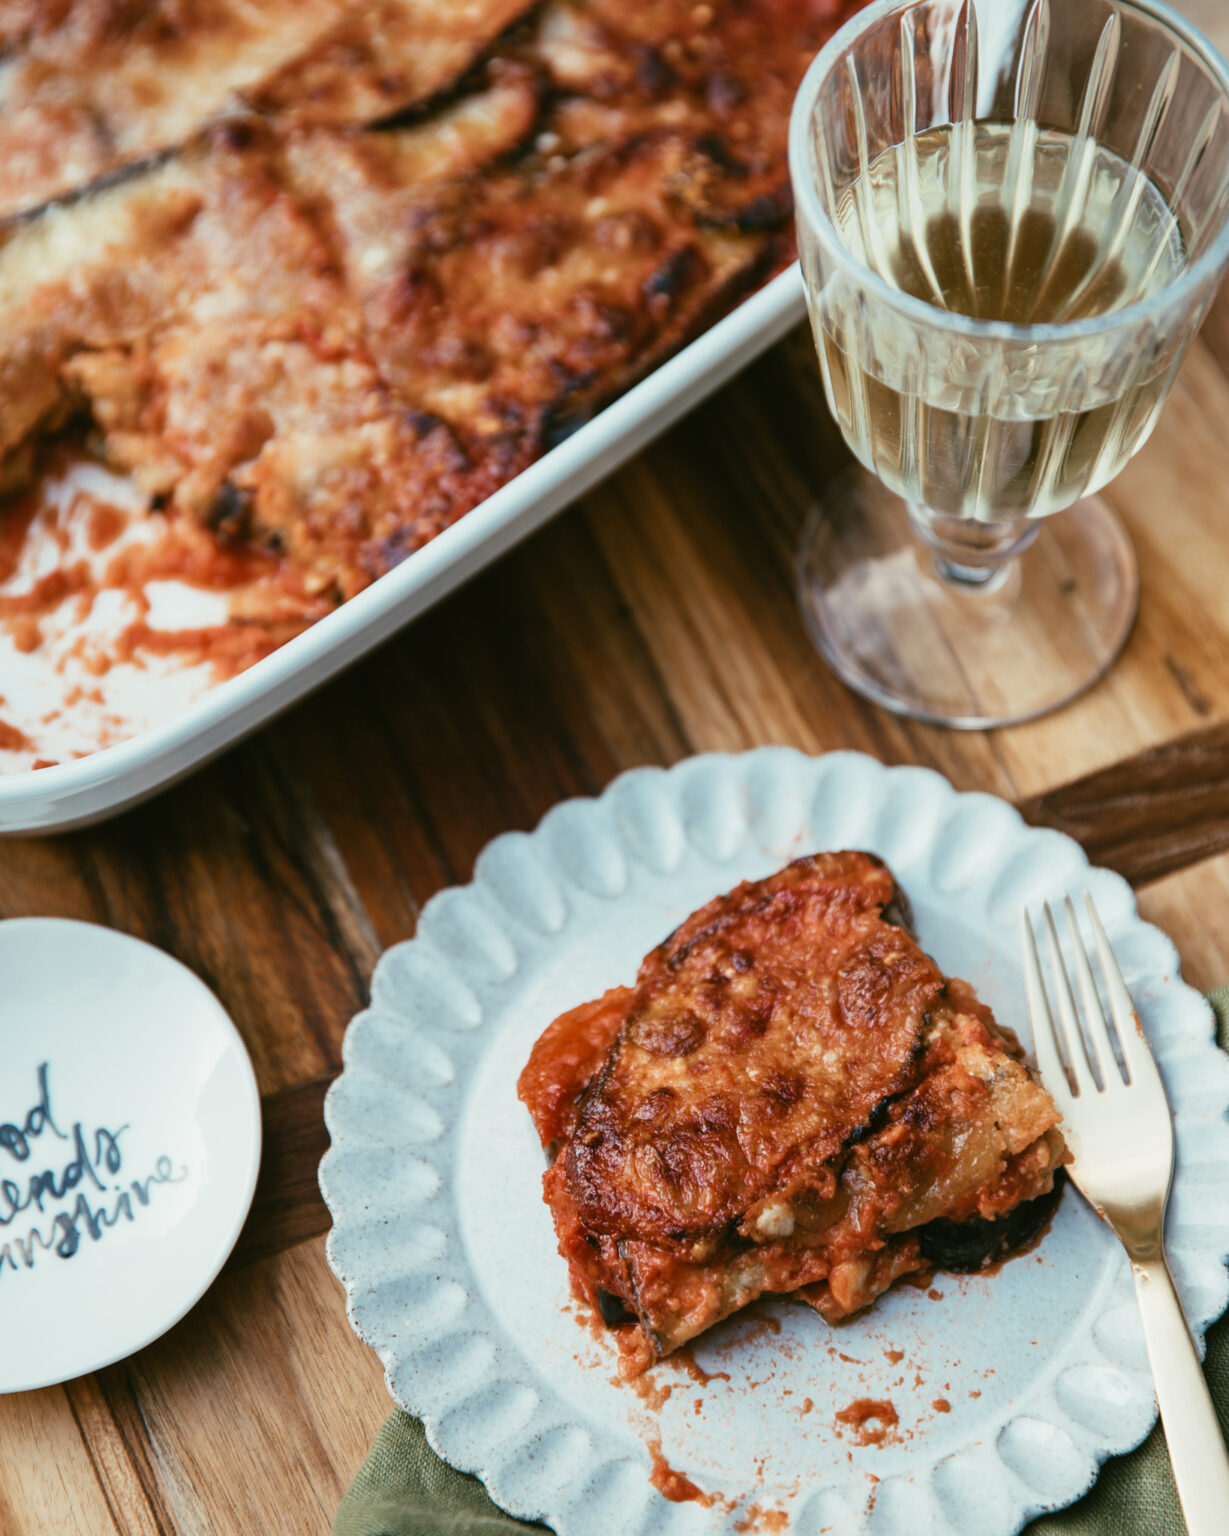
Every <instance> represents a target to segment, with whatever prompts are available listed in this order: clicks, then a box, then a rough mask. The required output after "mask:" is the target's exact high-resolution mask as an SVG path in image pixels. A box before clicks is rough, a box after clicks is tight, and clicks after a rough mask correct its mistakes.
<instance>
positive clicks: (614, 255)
mask: <svg viewBox="0 0 1229 1536" xmlns="http://www.w3.org/2000/svg"><path fill="white" fill-rule="evenodd" d="M857 3H858V0H715V3H714V4H712V5H708V4H705V5H696V4H694V3H691V0H688V3H682V0H638V3H636V4H634V5H630V6H624V5H623V4H621V3H620V4H615V3H613V0H549V3H548V4H546V5H545V6H542V7H539V8H537V9H536V10H534V11H533V12H532V14H531V15H528V17H527V12H528V11H529V7H528V6H527V4H526V0H465V3H464V4H454V5H448V6H441V5H439V4H438V3H436V0H379V3H378V4H376V5H358V4H357V3H355V0H293V3H291V0H271V3H270V4H268V5H264V6H261V7H255V8H253V7H251V6H249V5H248V4H246V0H244V3H243V4H240V3H239V0H221V3H219V4H216V5H215V4H213V3H212V0H210V3H208V4H206V3H205V0H56V17H57V20H56V24H55V25H45V23H44V13H42V12H40V11H39V10H38V9H37V8H35V9H34V10H29V8H27V7H24V6H22V7H19V8H18V9H15V10H13V11H12V13H11V15H9V16H8V18H7V27H8V30H7V32H5V33H4V35H5V36H6V37H7V38H8V41H9V47H10V53H11V67H10V69H9V71H8V74H7V75H6V77H5V79H6V81H7V86H6V89H7V90H8V91H9V93H10V97H11V101H10V104H9V106H10V108H11V111H10V110H7V109H6V112H0V212H3V211H4V209H6V208H13V207H17V206H26V205H28V204H29V203H31V202H33V203H37V202H39V201H40V200H42V199H45V198H47V197H49V196H53V195H56V194H58V193H59V192H62V191H64V190H66V189H68V188H70V187H71V188H79V187H81V186H82V184H83V183H87V182H89V180H90V178H91V177H94V176H96V175H98V174H99V173H100V172H101V171H103V170H110V169H113V168H114V167H115V166H119V165H124V164H127V163H128V162H129V161H131V160H132V159H134V157H139V156H141V155H147V154H149V153H150V152H151V151H152V150H161V149H163V148H166V147H167V146H179V148H178V149H177V151H176V152H175V153H173V154H170V155H169V156H166V157H164V158H163V159H162V160H161V161H159V162H158V163H156V164H146V165H144V166H141V167H138V168H137V169H136V170H135V171H133V172H132V173H131V174H128V175H126V176H124V177H122V178H120V179H118V180H112V181H111V182H110V183H104V184H100V185H99V186H97V187H95V188H94V189H93V190H91V191H89V192H87V193H86V194H84V195H82V196H80V197H77V198H75V199H74V200H70V201H68V202H66V203H63V204H58V205H56V204H53V205H51V206H50V207H47V208H44V209H43V210H42V211H41V212H39V213H37V214H36V215H34V216H32V217H30V218H26V219H23V220H21V221H18V222H16V223H13V222H10V223H9V224H8V225H7V226H6V227H4V228H3V229H2V230H0V488H4V489H9V488H12V487H15V486H20V485H21V483H22V480H23V477H28V476H29V474H30V473H31V470H32V466H33V465H34V464H35V463H36V459H35V456H34V455H33V454H32V452H31V447H32V444H35V443H36V442H37V441H38V440H39V439H40V437H45V436H46V435H47V434H48V433H51V432H54V431H57V430H59V429H60V428H62V427H63V426H64V424H65V423H66V422H71V421H74V420H76V421H79V422H82V423H84V424H85V428H86V431H87V433H88V436H89V441H90V442H91V444H92V445H93V446H94V447H95V448H96V449H97V450H98V451H99V452H101V454H102V455H103V456H104V458H105V459H106V460H107V462H108V463H109V464H110V465H111V466H112V467H114V468H117V469H119V470H122V471H125V472H127V473H129V474H131V475H132V477H133V478H134V479H135V481H136V482H137V484H138V485H139V486H140V487H141V488H142V489H143V490H144V491H145V492H146V493H147V494H148V496H149V497H150V500H151V504H152V505H156V506H159V507H165V508H167V509H169V510H170V511H171V512H172V513H178V514H181V515H183V516H184V517H188V518H191V519H193V520H195V521H196V522H197V523H198V524H199V525H200V526H201V527H203V528H205V529H207V530H209V531H211V532H212V533H213V534H214V535H216V537H217V538H218V539H219V541H221V542H224V543H225V544H226V545H228V546H229V547H237V546H238V545H241V544H245V545H248V546H250V547H253V548H259V549H262V550H265V551H270V552H273V553H276V554H278V555H279V556H280V557H281V558H282V559H284V560H285V561H286V562H287V563H288V565H289V566H291V567H292V568H293V571H294V574H295V580H296V583H297V584H298V585H299V586H300V587H301V588H302V589H303V590H305V591H308V592H310V593H313V594H316V595H318V596H319V598H320V599H321V600H322V601H323V602H326V603H329V602H336V601H340V600H342V599H344V598H346V597H348V596H350V595H351V594H353V593H354V592H356V591H358V590H359V589H360V588H361V587H363V586H365V585H366V584H367V583H368V582H370V581H371V580H373V579H374V578H375V577H377V576H379V575H380V574H381V573H383V572H384V571H386V570H388V569H389V568H390V567H391V566H392V565H395V564H396V563H397V562H398V561H399V560H401V559H403V558H404V557H405V556H406V555H407V554H409V553H410V552H411V551H412V550H414V549H416V548H418V547H419V546H420V545H422V544H423V543H425V542H426V541H427V540H428V539H431V538H433V537H434V536H435V535H436V534H438V533H439V532H440V531H441V530H443V529H444V528H446V527H448V526H449V524H451V523H452V522H454V521H455V520H456V519H457V518H458V517H460V516H461V515H463V514H464V513H465V512H466V511H468V510H469V509H470V508H471V507H473V506H475V505H476V504H477V503H478V502H480V501H482V500H483V499H485V498H486V497H487V496H488V495H490V494H491V492H492V491H494V490H496V489H497V488H498V487H499V486H501V485H502V484H504V483H505V482H506V481H507V480H509V479H510V478H511V477H512V476H514V475H515V474H517V473H518V472H519V471H520V470H521V469H522V468H523V467H525V465H527V464H528V463H530V462H531V461H532V460H533V459H534V458H536V457H537V456H538V455H540V454H541V453H542V452H543V451H545V449H547V448H548V447H549V446H551V445H552V444H553V443H554V442H555V441H556V440H557V439H558V438H559V437H560V436H561V435H563V434H564V433H566V432H567V431H569V430H570V429H571V428H573V427H574V426H575V425H577V424H578V423H579V422H581V421H583V420H584V419H585V418H586V417H587V416H588V415H590V414H591V413H592V412H593V411H594V410H595V409H597V408H598V407H599V406H600V405H601V404H602V403H604V402H605V401H606V400H607V399H609V398H610V397H611V396H612V395H614V394H616V393H617V392H618V391H620V390H622V389H624V388H625V387H627V385H628V384H630V383H631V382H632V381H633V380H634V379H635V378H636V377H638V376H639V375H641V374H642V373H644V372H645V371H646V370H648V369H649V368H651V367H653V366H654V365H655V364H656V363H657V362H658V361H659V360H661V359H662V358H663V357H665V356H666V355H667V354H668V353H669V352H671V351H672V350H673V349H675V348H677V347H678V346H679V345H680V344H682V343H683V342H685V341H686V340H687V339H689V338H690V337H691V336H692V335H694V334H696V333H697V332H698V331H699V330H700V329H702V328H703V327H704V326H705V325H706V324H708V323H709V322H710V321H711V320H712V319H714V318H715V317H716V316H717V315H718V314H720V313H721V312H722V311H723V310H724V309H725V308H727V307H728V306H729V305H730V304H731V303H732V302H733V300H734V299H735V298H736V297H737V296H738V295H739V294H741V293H742V292H744V291H745V290H746V289H747V288H748V287H749V286H750V285H752V284H754V283H755V282H756V281H758V280H759V279H760V278H761V277H763V276H765V275H766V274H768V273H769V272H771V271H772V270H774V269H775V268H777V267H779V266H780V265H781V264H783V262H785V261H786V260H788V259H789V258H790V256H791V255H792V236H791V230H790V224H789V214H790V209H789V200H788V186H787V179H786V170H785V133H786V122H787V117H788V107H789V102H790V99H791V97H792V94H793V91H794V89H795V88H796V85H797V82H798V80H799V79H800V78H801V75H802V72H803V69H804V68H805V66H806V64H807V62H808V61H809V59H810V58H811V56H812V55H813V54H814V52H815V50H816V48H817V47H818V46H819V45H820V44H821V43H822V42H823V40H824V38H825V37H826V36H827V34H828V33H829V32H830V31H831V29H832V26H833V25H834V23H835V22H836V20H838V19H839V17H840V16H841V15H842V14H844V13H845V12H847V11H848V10H850V9H853V8H854V7H855V5H856V4H857ZM526 18H527V19H526ZM5 25H6V22H5V20H4V18H0V31H3V30H4V28H5ZM475 66H477V67H475ZM198 86H199V89H198ZM428 104H430V105H431V110H430V111H427V110H426V108H427V106H428ZM236 107H244V108H246V109H247V111H246V115H239V116H236V115H233V114H234V109H235V108H236ZM407 107H413V108H414V109H415V110H414V112H413V113H411V114H410V115H409V116H408V117H406V116H404V115H403V117H402V118H401V119H399V120H398V121H399V122H400V124H401V125H400V126H385V127H382V128H381V129H379V130H378V131H371V130H369V129H367V128H363V127H358V126H347V125H348V124H353V123H354V122H355V121H367V120H369V119H371V118H372V117H385V116H387V115H388V113H389V112H401V113H403V112H404V109H406V108H407ZM223 110H225V111H227V112H230V113H231V114H232V115H229V116H223V117H221V118H217V119H216V120H211V121H208V122H206V123H205V126H203V127H202V126H200V125H201V123H202V120H203V119H206V118H209V117H210V116H211V115H212V114H216V113H218V112H220V111H223ZM31 114H32V115H31ZM13 124H17V125H18V126H17V127H12V125H13ZM10 128H11V131H12V133H13V134H15V135H17V138H16V139H15V140H14V142H13V143H12V144H11V145H9V146H8V148H9V149H10V150H11V151H12V153H11V154H8V153H7V152H6V148H5V145H6V140H5V134H6V133H8V132H10ZM17 140H20V142H19V143H18V142H17ZM6 176H8V178H9V179H8V181H7V182H6V180H5V177H6Z"/></svg>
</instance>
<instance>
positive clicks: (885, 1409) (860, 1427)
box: [836, 1397, 900, 1445]
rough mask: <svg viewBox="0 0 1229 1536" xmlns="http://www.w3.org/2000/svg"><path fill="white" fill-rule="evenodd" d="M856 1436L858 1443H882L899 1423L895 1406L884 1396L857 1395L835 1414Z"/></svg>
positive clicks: (837, 1419)
mask: <svg viewBox="0 0 1229 1536" xmlns="http://www.w3.org/2000/svg"><path fill="white" fill-rule="evenodd" d="M836 1421H837V1423H838V1424H847V1425H848V1426H849V1428H850V1429H852V1430H853V1431H854V1433H855V1434H856V1435H857V1437H858V1444H859V1445H882V1444H883V1442H884V1440H886V1439H887V1437H888V1436H889V1435H890V1434H891V1433H892V1431H893V1430H894V1429H895V1428H896V1426H897V1425H898V1424H899V1423H900V1418H899V1416H898V1415H897V1412H896V1408H895V1406H894V1405H893V1404H892V1403H890V1402H888V1401H887V1399H886V1398H876V1397H858V1398H855V1399H854V1401H853V1402H852V1403H850V1404H849V1406H848V1407H847V1408H842V1409H841V1410H840V1412H839V1413H838V1414H837V1416H836Z"/></svg>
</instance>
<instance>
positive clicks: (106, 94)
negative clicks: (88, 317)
mask: <svg viewBox="0 0 1229 1536" xmlns="http://www.w3.org/2000/svg"><path fill="white" fill-rule="evenodd" d="M529 8H530V0H448V3H441V0H374V3H373V0H260V3H258V4H252V3H250V0H35V3H33V4H31V3H30V0H8V3H7V4H0V45H2V46H3V48H4V59H3V64H2V65H0V216H3V215H6V214H13V213H16V212H19V211H21V210H23V209H28V208H31V207H36V206H38V205H39V204H40V203H44V202H46V201H47V199H48V198H52V197H58V196H60V195H62V194H63V193H65V192H70V191H72V190H74V189H75V188H77V187H81V186H84V185H86V184H87V183H88V182H90V181H92V180H94V179H95V178H96V177H99V176H102V175H104V174H106V173H108V172H112V171H115V170H117V169H119V168H121V167H123V166H126V165H130V164H131V163H132V162H134V161H137V160H139V159H141V158H142V157H143V156H148V155H153V154H157V153H159V152H161V151H164V150H168V149H173V148H175V147H176V146H178V145H181V144H183V143H185V142H186V141H187V140H188V139H189V138H190V137H191V135H192V134H193V132H194V131H195V130H196V129H198V128H199V127H200V126H201V125H202V124H203V123H204V122H206V121H207V120H208V119H209V118H211V117H216V116H218V115H220V114H222V113H224V112H227V111H235V110H236V109H238V108H242V107H253V108H255V109H257V110H259V111H261V112H270V113H275V114H278V115H280V116H285V117H288V118H294V119H296V120H298V119H303V120H309V121H312V122H328V123H361V122H369V121H373V120H375V119H377V118H382V117H386V116H388V115H389V114H390V113H394V112H401V111H405V110H407V109H409V108H414V107H418V106H421V105H422V104H423V103H424V102H427V101H430V100H431V99H433V98H434V97H435V96H437V95H440V94H442V93H444V92H446V91H448V90H449V89H450V88H451V87H452V86H453V84H454V83H455V81H456V80H457V78H458V76H460V75H461V74H463V73H464V71H465V70H467V69H469V68H470V67H471V66H472V65H473V64H474V63H475V61H476V60H477V59H479V58H480V57H481V56H482V54H483V53H484V52H485V51H486V50H487V49H488V48H489V47H490V46H491V44H492V43H493V42H494V41H495V40H496V38H497V37H499V36H500V34H501V33H503V32H504V31H505V30H506V29H507V28H508V27H509V26H510V25H511V24H512V23H513V22H515V21H516V20H517V19H518V18H519V17H520V16H522V15H524V13H525V12H526V11H527V10H528V9H529Z"/></svg>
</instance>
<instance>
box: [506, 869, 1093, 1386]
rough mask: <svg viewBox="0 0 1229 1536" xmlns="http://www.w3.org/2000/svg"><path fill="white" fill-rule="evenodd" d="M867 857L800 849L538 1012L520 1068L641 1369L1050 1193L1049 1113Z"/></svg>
mask: <svg viewBox="0 0 1229 1536" xmlns="http://www.w3.org/2000/svg"><path fill="white" fill-rule="evenodd" d="M897 897H898V893H897V890H896V886H895V882H894V880H893V878H892V876H891V874H890V873H889V872H888V871H887V870H886V869H885V868H884V866H883V865H882V864H881V863H880V862H879V861H878V860H876V859H874V858H872V857H871V856H870V855H868V854H864V853H841V854H821V855H817V856H814V857H811V858H806V859H799V860H798V861H796V862H795V863H793V864H791V865H789V866H788V867H787V868H786V869H784V870H782V871H781V872H780V873H779V874H777V875H774V876H772V877H771V878H769V879H767V880H761V881H755V882H751V883H748V884H745V885H741V886H739V887H737V888H736V889H735V890H733V891H731V892H730V893H729V894H728V895H726V896H722V897H719V898H717V899H716V900H715V901H713V902H710V903H709V904H708V905H707V906H705V907H703V908H701V909H700V910H699V911H698V912H696V913H694V914H693V915H692V916H691V917H689V918H688V919H687V921H686V922H685V923H683V925H682V926H681V927H680V928H679V929H678V930H677V931H676V932H675V933H673V934H672V935H671V936H670V938H669V939H667V940H666V942H665V943H664V944H663V945H661V947H660V948H658V949H657V950H654V951H653V953H652V954H650V955H649V956H648V957H647V958H646V959H645V961H644V963H643V965H642V966H641V968H640V973H639V975H638V977H637V981H636V985H635V986H634V987H632V988H623V989H619V990H617V991H615V992H611V993H608V994H607V995H606V997H605V998H603V999H602V1000H601V1001H600V1002H599V1003H597V1004H589V1005H586V1006H585V1007H584V1008H581V1009H578V1010H575V1011H574V1012H573V1013H571V1014H568V1015H565V1016H564V1017H563V1018H562V1019H560V1020H557V1021H556V1022H555V1023H554V1024H553V1025H551V1026H550V1028H549V1029H548V1031H547V1032H546V1034H545V1035H544V1036H543V1038H542V1040H541V1041H540V1042H539V1044H538V1046H537V1047H536V1048H535V1051H534V1053H533V1056H532V1057H531V1059H530V1063H529V1065H528V1066H527V1067H526V1069H525V1072H524V1073H523V1074H522V1077H521V1080H520V1085H519V1088H520V1093H521V1096H522V1098H523V1099H524V1100H525V1102H526V1104H527V1105H528V1107H529V1109H530V1111H531V1113H532V1114H533V1116H534V1119H535V1123H536V1125H537V1128H538V1132H539V1135H540V1136H541V1137H542V1140H543V1143H544V1144H546V1145H550V1146H552V1147H554V1148H555V1149H556V1150H557V1153H558V1155H557V1157H556V1159H555V1161H554V1163H553V1164H552V1166H551V1168H550V1169H549V1170H548V1172H547V1174H546V1176H545V1197H546V1200H547V1202H548V1204H549V1205H550V1206H551V1209H552V1212H553V1214H554V1218H555V1224H556V1228H557V1231H558V1235H559V1240H560V1248H561V1251H562V1253H563V1255H564V1257H565V1258H566V1259H567V1260H568V1263H569V1265H570V1267H571V1272H572V1277H573V1283H574V1285H575V1286H576V1288H577V1290H578V1292H579V1293H580V1294H581V1295H582V1296H584V1297H585V1298H586V1299H587V1300H588V1301H590V1302H591V1303H592V1304H594V1305H598V1306H601V1307H602V1308H603V1309H604V1310H605V1312H606V1313H609V1311H610V1298H617V1299H618V1301H619V1302H621V1303H622V1304H623V1305H624V1306H625V1307H626V1308H627V1310H628V1311H629V1312H630V1313H632V1314H633V1315H634V1317H635V1318H636V1319H637V1321H638V1325H639V1326H638V1330H637V1335H636V1337H635V1338H634V1339H633V1344H634V1345H635V1346H636V1347H637V1348H639V1349H640V1350H641V1355H640V1359H641V1363H644V1361H645V1360H647V1359H651V1358H654V1357H656V1356H657V1355H660V1354H664V1353H667V1352H668V1351H669V1350H671V1349H673V1348H675V1347H677V1346H678V1345H679V1344H681V1343H683V1342H685V1341H686V1340H687V1339H690V1338H693V1337H695V1335H696V1334H698V1333H700V1332H702V1331H703V1330H704V1329H705V1328H707V1327H709V1326H711V1325H712V1324H713V1323H715V1322H717V1321H718V1320H719V1319H720V1318H722V1317H724V1316H726V1315H728V1314H729V1313H730V1312H732V1311H734V1310H736V1309H737V1308H739V1307H742V1306H744V1305H746V1304H747V1303H748V1302H749V1301H751V1300H753V1299H754V1298H755V1297H756V1296H758V1295H761V1294H763V1293H765V1292H796V1293H798V1294H799V1295H800V1297H801V1299H803V1300H805V1301H808V1302H810V1303H811V1304H812V1305H813V1306H815V1307H817V1308H818V1310H820V1311H821V1312H823V1313H824V1315H825V1316H827V1317H829V1318H830V1319H836V1318H839V1317H843V1316H847V1315H848V1314H849V1313H851V1312H854V1311H857V1310H858V1309H859V1308H861V1307H863V1306H865V1305H867V1304H868V1303H869V1302H870V1301H872V1300H873V1299H874V1297H875V1296H876V1295H878V1294H879V1293H880V1292H881V1291H883V1290H885V1289H886V1288H887V1287H888V1286H889V1285H891V1284H892V1283H893V1281H894V1280H896V1279H897V1278H899V1277H900V1276H901V1275H903V1274H907V1273H909V1272H911V1271H914V1270H918V1269H921V1268H923V1267H924V1266H925V1264H926V1262H927V1261H926V1258H925V1255H924V1253H923V1251H922V1246H921V1244H920V1243H919V1234H920V1232H921V1230H922V1229H925V1228H926V1227H927V1225H928V1224H929V1223H932V1222H936V1221H943V1222H947V1223H952V1222H963V1221H968V1220H969V1219H972V1218H977V1219H980V1220H983V1221H988V1222H994V1221H996V1220H997V1219H998V1218H1001V1217H1003V1216H1005V1215H1006V1214H1007V1213H1008V1212H1010V1211H1012V1210H1013V1209H1014V1208H1016V1207H1017V1206H1019V1205H1020V1204H1021V1202H1024V1201H1028V1200H1032V1199H1035V1198H1037V1197H1039V1196H1041V1195H1043V1194H1045V1193H1047V1192H1048V1191H1049V1190H1050V1189H1051V1187H1052V1185H1053V1180H1054V1174H1055V1171H1056V1169H1057V1168H1058V1167H1059V1165H1060V1164H1061V1162H1062V1160H1063V1157H1064V1155H1065V1154H1064V1148H1063V1143H1062V1139H1061V1136H1060V1135H1059V1133H1058V1131H1057V1129H1056V1125H1057V1119H1058V1117H1057V1114H1056V1112H1055V1110H1054V1106H1053V1104H1052V1103H1051V1101H1050V1099H1049V1097H1048V1095H1047V1094H1046V1093H1045V1092H1044V1090H1042V1089H1041V1088H1040V1087H1039V1085H1038V1084H1037V1083H1036V1082H1035V1081H1034V1080H1033V1079H1032V1078H1031V1076H1030V1075H1029V1073H1028V1071H1027V1069H1026V1068H1025V1067H1024V1066H1023V1065H1022V1063H1021V1062H1020V1061H1019V1059H1018V1057H1017V1054H1016V1052H1015V1051H1014V1049H1013V1046H1012V1042H1010V1041H1009V1040H1007V1039H1005V1038H1004V1036H1003V1035H1002V1034H1001V1033H1000V1032H999V1031H998V1029H997V1028H996V1026H995V1024H994V1021H993V1019H992V1017H991V1015H990V1014H989V1012H988V1010H986V1009H985V1008H984V1007H983V1006H982V1005H981V1004H980V1003H978V1001H977V1000H976V998H975V997H974V996H973V994H972V992H971V991H970V990H969V988H968V987H967V986H966V985H965V984H964V983H962V982H959V981H948V980H947V979H945V978H944V976H943V975H942V973H941V972H940V971H939V969H938V967H937V966H936V965H935V964H934V962H933V961H932V960H931V959H930V958H929V957H928V956H927V955H926V954H925V953H923V951H922V950H921V949H920V948H919V946H918V945H917V943H916V941H915V940H914V939H913V938H912V937H911V936H910V934H909V933H908V931H907V930H906V929H905V928H904V927H903V926H900V925H899V924H898V923H895V922H892V921H889V920H888V918H887V917H886V916H885V912H889V911H891V910H893V907H894V903H895V902H896V900H897Z"/></svg>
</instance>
